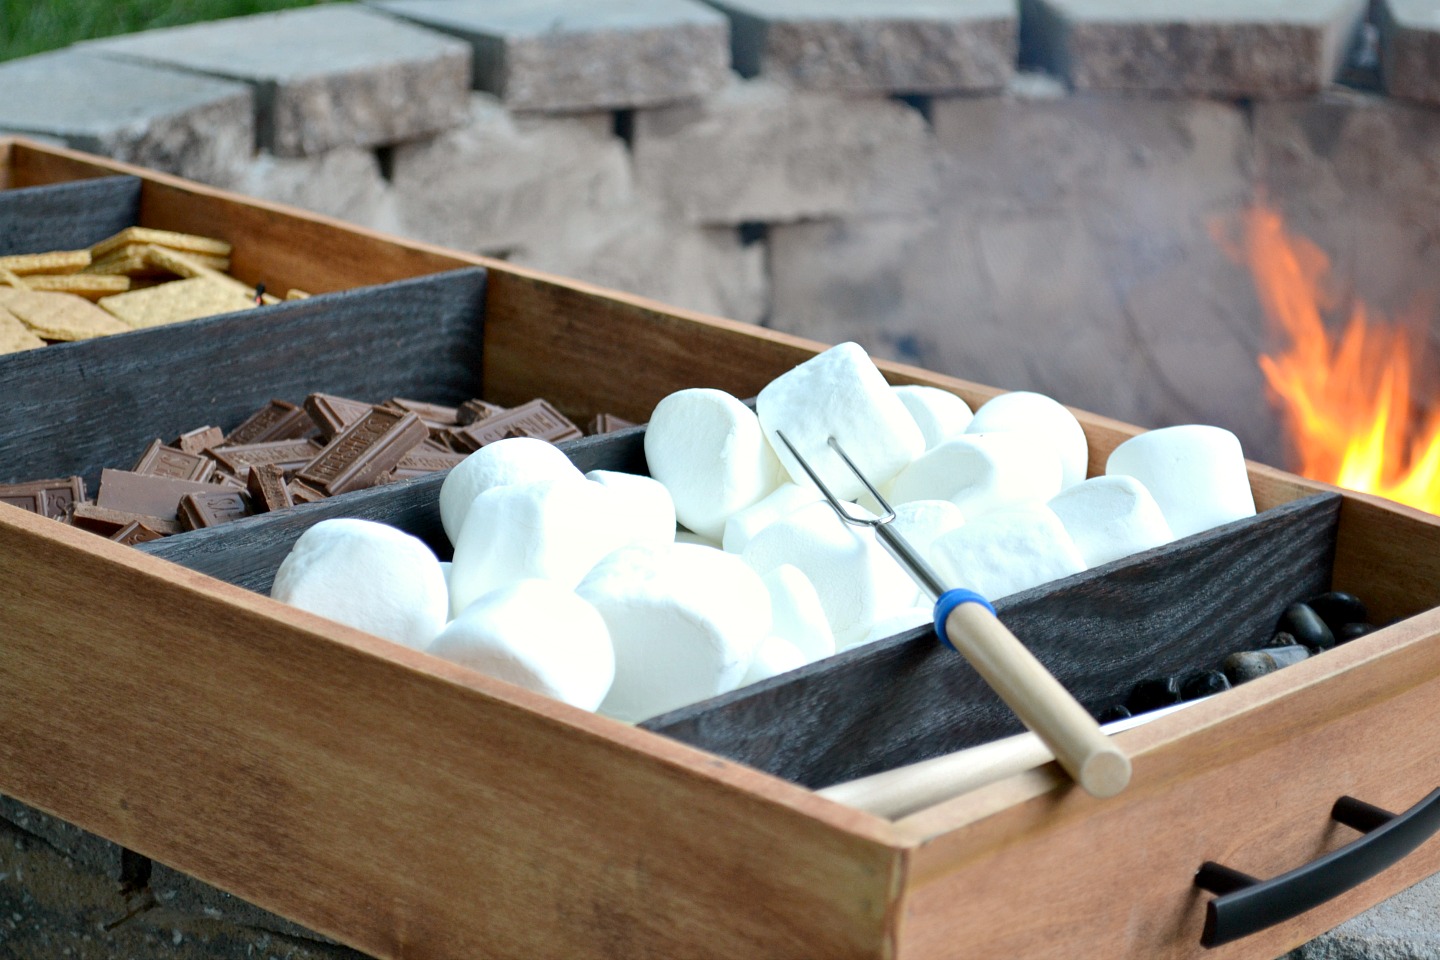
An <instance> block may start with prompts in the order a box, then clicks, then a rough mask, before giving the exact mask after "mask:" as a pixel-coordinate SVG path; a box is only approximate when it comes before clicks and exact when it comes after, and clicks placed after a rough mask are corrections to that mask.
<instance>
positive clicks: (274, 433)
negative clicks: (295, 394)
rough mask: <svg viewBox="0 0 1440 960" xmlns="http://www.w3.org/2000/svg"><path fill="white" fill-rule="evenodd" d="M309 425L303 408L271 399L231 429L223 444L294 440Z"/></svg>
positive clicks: (308, 428) (233, 444)
mask: <svg viewBox="0 0 1440 960" xmlns="http://www.w3.org/2000/svg"><path fill="white" fill-rule="evenodd" d="M310 427H311V423H310V417H309V415H307V414H306V412H305V410H304V409H303V408H301V407H297V406H295V404H293V403H286V402H285V401H284V400H271V401H270V403H269V404H267V405H266V406H264V407H263V408H261V409H260V410H257V411H256V412H255V413H253V414H251V415H250V418H249V419H247V420H246V421H245V422H244V423H242V424H240V426H238V427H236V428H235V429H234V430H231V431H230V433H229V435H227V436H226V437H225V444H226V446H232V447H233V446H241V445H244V444H249V443H265V442H267V441H270V440H295V439H298V438H300V437H303V436H305V434H307V433H309V432H310Z"/></svg>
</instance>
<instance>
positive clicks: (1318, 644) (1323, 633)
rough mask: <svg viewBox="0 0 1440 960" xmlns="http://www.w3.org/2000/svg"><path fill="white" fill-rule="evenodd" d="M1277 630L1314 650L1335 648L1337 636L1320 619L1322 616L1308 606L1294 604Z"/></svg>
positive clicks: (1284, 615)
mask: <svg viewBox="0 0 1440 960" xmlns="http://www.w3.org/2000/svg"><path fill="white" fill-rule="evenodd" d="M1276 629H1278V630H1282V631H1284V632H1285V633H1288V634H1290V635H1291V636H1293V637H1294V638H1295V640H1296V642H1298V643H1303V644H1304V645H1305V646H1307V647H1310V648H1311V649H1314V650H1329V649H1330V648H1331V647H1333V646H1335V634H1333V633H1331V632H1330V628H1329V627H1327V626H1326V625H1325V621H1324V620H1321V619H1320V614H1318V613H1316V612H1315V611H1314V610H1311V609H1310V607H1309V605H1308V604H1304V603H1292V604H1290V606H1288V607H1286V608H1285V612H1284V613H1282V614H1281V615H1280V623H1279V624H1278V625H1277V627H1276Z"/></svg>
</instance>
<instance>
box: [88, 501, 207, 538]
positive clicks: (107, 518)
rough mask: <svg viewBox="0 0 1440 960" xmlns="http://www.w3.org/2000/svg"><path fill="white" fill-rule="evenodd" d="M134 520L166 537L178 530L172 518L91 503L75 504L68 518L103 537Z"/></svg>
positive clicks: (112, 533) (177, 524)
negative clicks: (165, 518) (150, 515)
mask: <svg viewBox="0 0 1440 960" xmlns="http://www.w3.org/2000/svg"><path fill="white" fill-rule="evenodd" d="M177 503H178V501H177ZM136 521H139V522H140V523H143V524H144V525H145V526H147V527H149V528H150V529H152V530H156V531H158V532H159V533H160V534H161V535H162V536H167V537H168V536H170V534H172V533H179V532H180V524H179V523H177V522H176V521H174V520H162V519H160V518H159V517H147V516H145V515H144V514H139V513H131V512H129V511H128V510H111V509H109V508H108V507H100V506H96V505H95V504H93V503H77V504H75V509H74V511H73V513H72V515H71V519H70V522H71V523H72V524H74V525H75V526H77V527H79V528H80V529H82V530H89V531H91V532H92V533H98V534H100V535H101V536H105V537H109V536H113V535H114V534H116V533H118V532H119V531H121V530H122V529H124V528H125V527H127V526H129V525H130V524H132V523H135V522H136Z"/></svg>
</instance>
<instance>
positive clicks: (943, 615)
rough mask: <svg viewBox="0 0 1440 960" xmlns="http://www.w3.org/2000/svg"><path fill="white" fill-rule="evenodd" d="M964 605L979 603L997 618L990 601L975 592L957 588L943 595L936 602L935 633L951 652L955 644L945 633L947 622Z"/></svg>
mask: <svg viewBox="0 0 1440 960" xmlns="http://www.w3.org/2000/svg"><path fill="white" fill-rule="evenodd" d="M962 603H978V604H980V606H982V607H984V608H985V609H986V610H989V611H990V615H991V616H992V617H993V616H995V608H994V607H992V606H991V605H990V601H989V600H986V599H985V598H984V597H982V596H980V594H978V593H976V592H975V591H974V590H963V589H959V588H957V589H955V590H946V591H945V592H944V593H942V594H941V595H940V599H938V600H936V601H935V633H936V635H937V636H939V637H940V642H941V643H943V644H945V646H947V647H949V648H950V649H951V650H955V644H953V643H951V642H950V635H949V634H947V633H946V632H945V621H946V620H949V619H950V614H951V612H953V611H954V609H955V608H956V607H958V606H960V604H962ZM956 652H957V653H958V652H959V651H958V650H957V651H956Z"/></svg>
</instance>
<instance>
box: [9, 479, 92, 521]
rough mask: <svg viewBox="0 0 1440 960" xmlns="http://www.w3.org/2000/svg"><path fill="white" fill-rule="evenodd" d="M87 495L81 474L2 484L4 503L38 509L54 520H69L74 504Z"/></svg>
mask: <svg viewBox="0 0 1440 960" xmlns="http://www.w3.org/2000/svg"><path fill="white" fill-rule="evenodd" d="M84 499H85V481H84V480H83V479H81V478H80V477H59V478H56V479H54V480H31V481H30V482H29V483H5V484H0V503H8V504H10V505H11V506H13V507H19V508H20V509H21V510H29V511H30V512H31V513H38V514H40V515H41V516H42V517H49V518H50V519H51V520H68V519H69V517H70V512H71V511H72V510H73V509H74V505H75V504H76V503H78V502H80V501H83V500H84Z"/></svg>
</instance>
